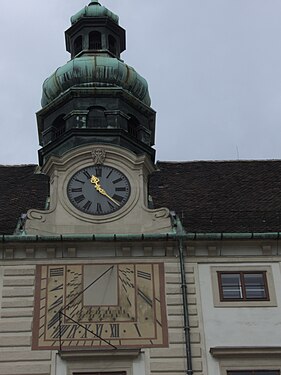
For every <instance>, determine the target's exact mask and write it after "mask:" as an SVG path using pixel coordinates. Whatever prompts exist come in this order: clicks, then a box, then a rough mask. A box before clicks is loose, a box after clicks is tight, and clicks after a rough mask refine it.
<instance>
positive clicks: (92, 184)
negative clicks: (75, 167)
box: [67, 165, 131, 215]
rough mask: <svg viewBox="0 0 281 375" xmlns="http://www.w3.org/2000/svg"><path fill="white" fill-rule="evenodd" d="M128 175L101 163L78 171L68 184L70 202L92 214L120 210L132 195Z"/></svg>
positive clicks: (103, 213)
mask: <svg viewBox="0 0 281 375" xmlns="http://www.w3.org/2000/svg"><path fill="white" fill-rule="evenodd" d="M130 192H131V187H130V183H129V180H128V179H127V177H126V176H125V175H124V174H123V173H122V172H120V171H119V170H118V169H115V168H112V167H109V166H105V165H101V166H90V167H86V168H84V169H81V170H80V171H78V172H76V173H75V174H74V175H73V176H72V177H71V179H70V181H69V183H68V186H67V195H68V198H69V200H70V202H71V203H72V204H73V206H74V207H76V208H77V209H78V210H80V211H82V212H85V213H87V214H90V215H106V214H110V213H112V212H115V211H117V210H119V209H120V208H121V207H123V206H124V205H125V203H126V202H127V201H128V199H129V197H130Z"/></svg>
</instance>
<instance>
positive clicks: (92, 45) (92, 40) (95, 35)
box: [89, 31, 101, 49]
mask: <svg viewBox="0 0 281 375" xmlns="http://www.w3.org/2000/svg"><path fill="white" fill-rule="evenodd" d="M89 49H101V33H99V32H98V31H92V32H91V33H90V34H89Z"/></svg>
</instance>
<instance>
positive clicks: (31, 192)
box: [0, 165, 49, 234]
mask: <svg viewBox="0 0 281 375" xmlns="http://www.w3.org/2000/svg"><path fill="white" fill-rule="evenodd" d="M35 169H36V165H19V166H3V165H1V166H0V181H1V182H0V234H13V232H14V230H15V229H16V226H17V223H18V220H19V218H20V216H21V214H23V213H26V212H27V210H28V209H29V208H38V209H43V208H44V207H45V203H46V198H47V196H48V189H49V183H48V178H47V177H46V176H44V175H42V174H35V173H34V172H35Z"/></svg>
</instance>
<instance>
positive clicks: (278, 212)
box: [0, 160, 281, 234]
mask: <svg viewBox="0 0 281 375" xmlns="http://www.w3.org/2000/svg"><path fill="white" fill-rule="evenodd" d="M158 168H159V171H158V172H155V173H154V174H153V175H152V176H151V178H150V194H151V195H152V197H153V202H154V206H155V207H168V208H169V209H170V210H172V211H175V212H176V213H177V214H178V215H179V217H180V218H181V219H182V221H183V224H184V226H185V228H186V230H187V231H188V232H277V231H281V160H280V161H279V160H267V161H199V162H182V163H179V162H159V163H158ZM35 169H36V166H35V165H23V166H0V179H1V184H0V189H1V191H0V193H1V194H0V205H1V206H0V207H1V208H0V234H12V233H13V232H14V230H15V228H16V225H17V222H18V219H19V217H20V215H21V214H22V213H26V212H27V210H28V209H29V208H37V209H43V208H44V206H45V202H46V198H47V196H48V178H47V177H46V176H44V175H42V174H35V173H34V172H35Z"/></svg>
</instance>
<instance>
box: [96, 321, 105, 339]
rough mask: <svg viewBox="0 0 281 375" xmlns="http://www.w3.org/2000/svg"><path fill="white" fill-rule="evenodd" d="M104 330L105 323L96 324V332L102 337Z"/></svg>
mask: <svg viewBox="0 0 281 375" xmlns="http://www.w3.org/2000/svg"><path fill="white" fill-rule="evenodd" d="M102 331H103V324H96V332H95V334H96V335H97V336H99V337H101V335H102Z"/></svg>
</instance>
